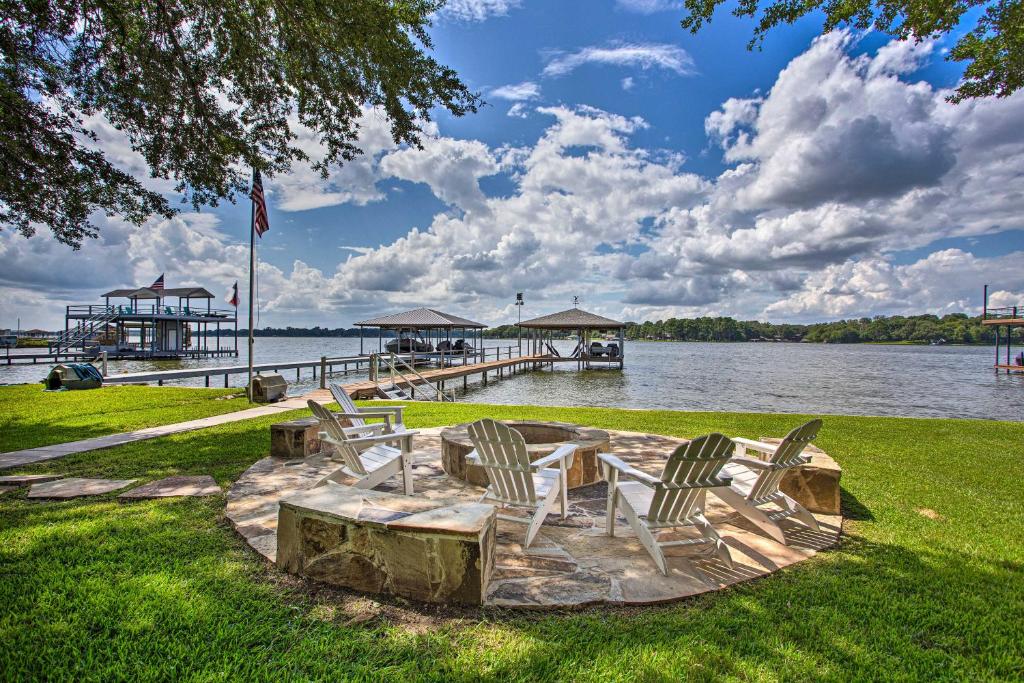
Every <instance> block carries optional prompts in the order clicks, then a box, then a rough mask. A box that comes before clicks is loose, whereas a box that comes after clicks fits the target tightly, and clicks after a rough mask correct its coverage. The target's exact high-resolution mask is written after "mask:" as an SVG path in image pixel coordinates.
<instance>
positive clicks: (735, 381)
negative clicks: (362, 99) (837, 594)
mask: <svg viewBox="0 0 1024 683" xmlns="http://www.w3.org/2000/svg"><path fill="white" fill-rule="evenodd" d="M239 342H240V343H239V346H240V348H241V349H242V353H243V355H242V357H240V358H238V359H234V358H217V359H208V360H187V361H159V362H149V361H145V362H143V361H132V362H118V363H114V362H111V363H110V368H109V372H110V373H111V374H115V373H118V372H139V371H143V370H158V369H162V370H173V369H176V368H186V367H200V366H211V367H213V366H218V365H234V364H244V363H245V357H244V346H245V341H244V340H239ZM509 343H512V344H515V340H511V342H510V341H509V340H492V341H488V342H487V343H486V345H487V346H488V347H493V346H498V345H501V346H506V345H508V344H509ZM556 346H557V347H558V348H559V350H560V351H561V352H562V353H565V354H568V353H569V352H570V351H571V349H572V346H573V344H572V343H571V342H568V341H566V342H559V343H556ZM366 350H367V351H370V345H369V344H368V345H367V347H366ZM358 351H359V340H358V339H337V338H333V339H332V338H328V339H323V338H286V337H274V338H268V337H262V338H258V339H257V340H256V359H257V362H259V363H272V362H275V361H282V362H283V361H289V360H314V359H317V358H319V357H320V356H322V355H329V356H345V355H355V354H356V353H358ZM993 354H994V351H993V349H992V348H990V347H962V346H874V345H847V346H838V345H822V344H751V343H744V344H706V343H692V342H687V343H673V342H627V343H626V368H625V370H624V371H622V372H619V371H611V370H592V371H589V372H577V371H576V370H575V369H574V368H575V366H571V367H572V368H573V369H570V364H566V366H565V367H562V368H557V367H556V369H555V370H554V371H553V372H552V371H549V370H545V371H542V372H524V373H522V374H519V375H516V376H514V377H512V378H510V379H505V380H502V381H492V382H490V383H489V384H488V385H487V386H486V387H484V386H481V385H480V384H479V382H476V383H474V382H471V383H470V385H469V390H468V392H467V393H465V394H464V395H462V393H461V385H459V393H460V395H459V400H461V401H472V402H477V403H506V404H516V403H526V404H539V405H578V406H610V407H625V408H669V409H676V410H731V411H747V412H778V413H815V414H819V413H833V414H848V415H893V416H917V417H967V418H988V419H1000V420H1017V421H1020V420H1024V376H1022V375H1006V374H996V373H995V372H994V371H993V370H992V367H991V365H992V360H993ZM47 369H48V366H44V365H35V366H32V365H27V366H26V365H14V366H6V365H0V383H2V384H16V383H23V382H35V381H38V380H39V379H41V378H42V376H43V375H44V374H45V373H46V370H47ZM284 375H285V377H286V379H288V381H289V382H290V383H292V384H293V385H294V387H295V389H293V391H295V390H296V389H306V388H312V387H313V386H314V384H315V382H314V380H313V379H312V377H311V376H310V375H309V373H308V371H305V372H304V374H303V377H302V380H301V381H300V382H298V383H296V382H295V374H294V371H286V372H285V373H284ZM362 376H364V375H357V374H355V373H352V374H350V375H348V376H347V377H343V376H338V377H336V378H335V381H342V382H344V381H354V380H356V379H359V378H360V377H362ZM212 381H213V385H214V386H219V385H220V384H221V382H222V378H219V377H216V378H213V380H212ZM244 382H245V378H244V376H243V375H237V376H235V377H233V379H232V384H233V385H234V386H239V385H242V384H244ZM175 384H191V385H201V384H202V380H201V379H200V380H193V381H182V382H175ZM456 384H458V383H452V384H451V385H449V386H454V385H456Z"/></svg>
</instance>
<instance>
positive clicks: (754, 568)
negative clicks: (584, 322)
mask: <svg viewBox="0 0 1024 683" xmlns="http://www.w3.org/2000/svg"><path fill="white" fill-rule="evenodd" d="M439 435H440V428H436V429H425V430H420V436H417V437H416V442H415V446H416V450H415V451H414V452H413V454H412V457H413V473H414V477H415V489H416V493H415V495H416V496H417V497H420V498H426V499H435V500H439V501H440V500H457V501H464V502H476V501H477V500H479V498H480V496H481V494H482V493H483V489H482V488H479V487H476V486H473V485H472V484H468V483H467V482H464V481H462V480H459V479H455V478H452V477H449V476H447V475H446V474H445V472H444V470H443V469H442V468H441V440H440V436H439ZM610 436H611V448H612V451H613V452H614V453H616V454H617V455H618V456H619V457H621V458H622V459H623V460H625V461H627V462H629V463H631V464H632V465H634V466H635V467H638V468H639V469H642V470H645V471H647V472H649V473H651V474H654V475H659V474H660V473H661V469H662V468H663V466H664V462H665V458H667V456H668V454H669V453H671V451H672V449H673V448H674V447H675V446H676V445H678V444H679V443H680V442H681V440H680V439H674V438H671V437H666V436H659V435H653V434H637V433H632V432H614V431H613V432H610ZM815 453H816V455H815V457H816V458H820V459H827V460H828V461H829V462H831V459H828V456H827V455H826V454H824V453H821V452H820V451H815ZM285 462H288V461H287V460H285V459H283V458H273V457H268V458H264V459H262V460H260V461H258V462H256V463H255V464H254V465H253V466H252V467H250V468H249V469H248V470H247V471H246V472H245V473H244V474H243V475H242V477H241V478H240V479H239V480H238V481H237V482H235V484H234V485H233V486H232V487H231V489H230V490H229V492H228V503H227V510H226V514H227V517H228V519H230V520H231V522H232V524H233V525H234V526H235V528H236V530H237V531H238V532H239V533H240V534H241V535H242V536H243V537H245V539H246V540H247V541H248V543H249V544H250V545H251V546H252V547H253V548H254V549H255V550H256V551H257V552H259V553H260V554H261V555H263V556H264V557H266V558H267V559H268V560H270V561H271V562H274V561H275V560H276V553H277V538H276V534H277V521H278V507H279V505H278V504H279V502H280V500H281V499H282V498H285V497H288V496H291V495H294V494H296V493H301V492H303V491H307V490H309V489H310V488H311V487H313V486H314V485H315V484H316V483H318V482H319V481H320V480H321V479H322V478H323V477H324V476H326V475H327V474H330V473H332V472H334V471H335V470H337V469H338V468H339V467H340V465H339V464H338V463H336V462H332V461H330V460H329V459H327V458H317V457H314V458H309V459H307V460H306V461H304V462H303V463H302V464H292V465H288V466H285V464H284V463H285ZM833 464H834V463H833ZM376 490H378V491H393V492H400V491H401V481H400V478H397V477H396V478H394V479H392V480H390V481H388V482H386V483H385V484H384V485H382V486H380V487H378V488H377V489H376ZM606 495H607V485H606V484H604V483H603V482H602V483H597V484H592V485H590V486H585V487H581V488H577V489H574V490H571V491H570V492H569V503H570V505H569V514H568V516H567V518H566V519H561V518H559V517H558V516H557V515H550V516H549V517H548V519H547V521H546V522H545V524H544V526H543V527H542V528H541V531H540V532H539V534H538V535H537V537H536V540H535V541H534V543H533V544H532V545H531V546H530V547H529V548H523V547H522V545H521V543H522V540H523V534H524V529H525V527H524V526H523V525H521V524H515V523H510V522H506V521H504V520H498V526H497V536H496V549H495V566H494V570H493V573H492V575H491V577H490V583H489V586H488V589H487V595H486V598H485V604H489V605H498V606H505V607H518V608H557V607H572V606H578V605H584V604H594V603H611V604H650V603H658V602H668V601H673V600H680V599H683V598H686V597H688V596H691V595H696V594H698V593H704V592H707V591H713V590H718V589H720V588H722V587H724V586H727V585H730V584H733V583H737V582H740V581H746V580H748V579H752V578H756V577H761V576H765V575H767V574H770V573H771V572H774V571H777V570H778V569H780V568H782V567H785V566H788V565H791V564H793V563H795V562H800V561H802V560H805V559H808V558H810V557H812V556H813V555H814V554H816V553H817V552H818V551H820V550H822V549H824V548H827V547H829V546H831V545H833V544H834V543H835V542H836V541H837V540H838V538H839V533H840V527H841V524H842V518H841V517H839V516H835V515H828V514H815V517H816V518H817V520H818V521H819V523H820V524H821V531H817V532H815V531H811V530H810V529H808V528H807V527H804V526H803V525H801V524H799V523H798V522H793V521H789V520H787V521H784V522H782V525H783V528H784V530H785V533H786V536H787V540H788V542H789V544H788V545H782V544H780V543H777V542H776V541H774V540H773V539H771V538H769V537H767V536H766V535H764V534H763V533H762V532H761V531H760V530H758V529H757V528H756V527H754V526H753V525H752V524H750V523H749V522H747V521H746V520H745V519H744V518H743V517H741V516H740V515H738V514H737V513H735V511H733V510H732V509H731V508H729V507H728V506H726V505H725V504H724V503H722V502H721V501H719V500H718V499H717V498H715V497H714V496H713V495H709V496H708V505H707V517H708V518H709V519H710V520H711V522H712V523H713V524H714V525H715V527H716V529H717V530H718V532H719V533H720V534H721V536H722V537H723V539H724V540H725V542H726V544H728V546H729V549H730V552H731V553H732V557H733V561H734V567H733V568H732V569H730V568H728V567H726V566H725V565H724V564H722V563H721V562H719V561H718V560H716V559H711V558H709V557H707V556H706V555H704V554H702V553H701V552H700V549H699V548H695V547H693V546H690V547H673V548H667V549H666V555H668V556H669V557H668V559H669V566H670V572H669V575H668V576H663V575H662V574H661V573H660V572H659V571H658V570H657V568H656V567H655V565H654V563H653V561H652V560H651V559H650V557H649V555H648V554H647V552H646V551H645V550H644V548H643V546H642V545H641V544H640V542H639V540H638V539H637V538H636V535H635V534H634V533H633V531H632V530H631V529H630V527H629V526H628V525H627V524H626V522H625V520H624V519H623V518H622V517H621V515H620V516H618V517H617V520H616V529H615V537H614V538H611V537H609V536H608V535H607V534H606V527H605V524H606V522H605V500H606ZM693 533H694V532H693V531H692V530H685V529H684V530H680V531H677V532H673V536H674V537H677V538H688V537H691V536H692V535H693ZM663 538H665V539H666V540H667V539H668V538H669V535H668V534H666V535H665V536H664V537H663Z"/></svg>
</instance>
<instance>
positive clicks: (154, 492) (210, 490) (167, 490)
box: [117, 474, 222, 500]
mask: <svg viewBox="0 0 1024 683" xmlns="http://www.w3.org/2000/svg"><path fill="white" fill-rule="evenodd" d="M221 492H222V491H221V488H220V486H217V482H216V481H215V480H214V478H213V477H211V476H210V475H208V474H204V475H201V476H197V477H189V476H176V477H166V478H164V479H158V480H157V481H151V482H150V483H148V484H143V485H142V486H138V487H136V488H133V489H131V490H130V491H125V492H124V493H122V494H121V495H119V496H118V497H117V498H118V500H142V499H146V498H174V497H183V496H187V497H197V498H198V497H202V496H215V495H217V494H218V493H221Z"/></svg>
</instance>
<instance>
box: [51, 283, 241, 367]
mask: <svg viewBox="0 0 1024 683" xmlns="http://www.w3.org/2000/svg"><path fill="white" fill-rule="evenodd" d="M102 298H103V303H102V304H81V305H71V306H67V308H66V311H65V314H64V331H63V332H61V333H60V334H58V335H57V338H56V339H55V340H54V341H53V342H52V343H51V345H50V348H51V351H53V352H56V353H65V352H71V351H76V350H80V351H82V352H86V351H88V352H93V351H95V352H100V351H106V352H107V356H108V357H109V358H199V357H204V356H237V355H238V334H237V333H238V317H237V312H236V310H235V309H234V308H230V309H215V308H213V307H212V305H211V303H212V300H213V299H214V295H213V294H211V293H210V292H209V290H207V289H205V288H203V287H175V288H167V289H159V288H158V289H153V288H150V287H137V288H133V289H115V290H113V291H110V292H107V293H106V294H104V295H102Z"/></svg>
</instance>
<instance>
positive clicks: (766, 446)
mask: <svg viewBox="0 0 1024 683" xmlns="http://www.w3.org/2000/svg"><path fill="white" fill-rule="evenodd" d="M733 443H735V444H736V445H738V446H741V447H743V448H749V449H750V450H752V451H757V452H758V453H764V454H766V455H771V454H772V453H774V452H775V451H776V450H778V448H779V446H778V444H774V443H765V442H764V441H754V440H753V439H744V438H743V437H742V436H737V437H734V438H733Z"/></svg>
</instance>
